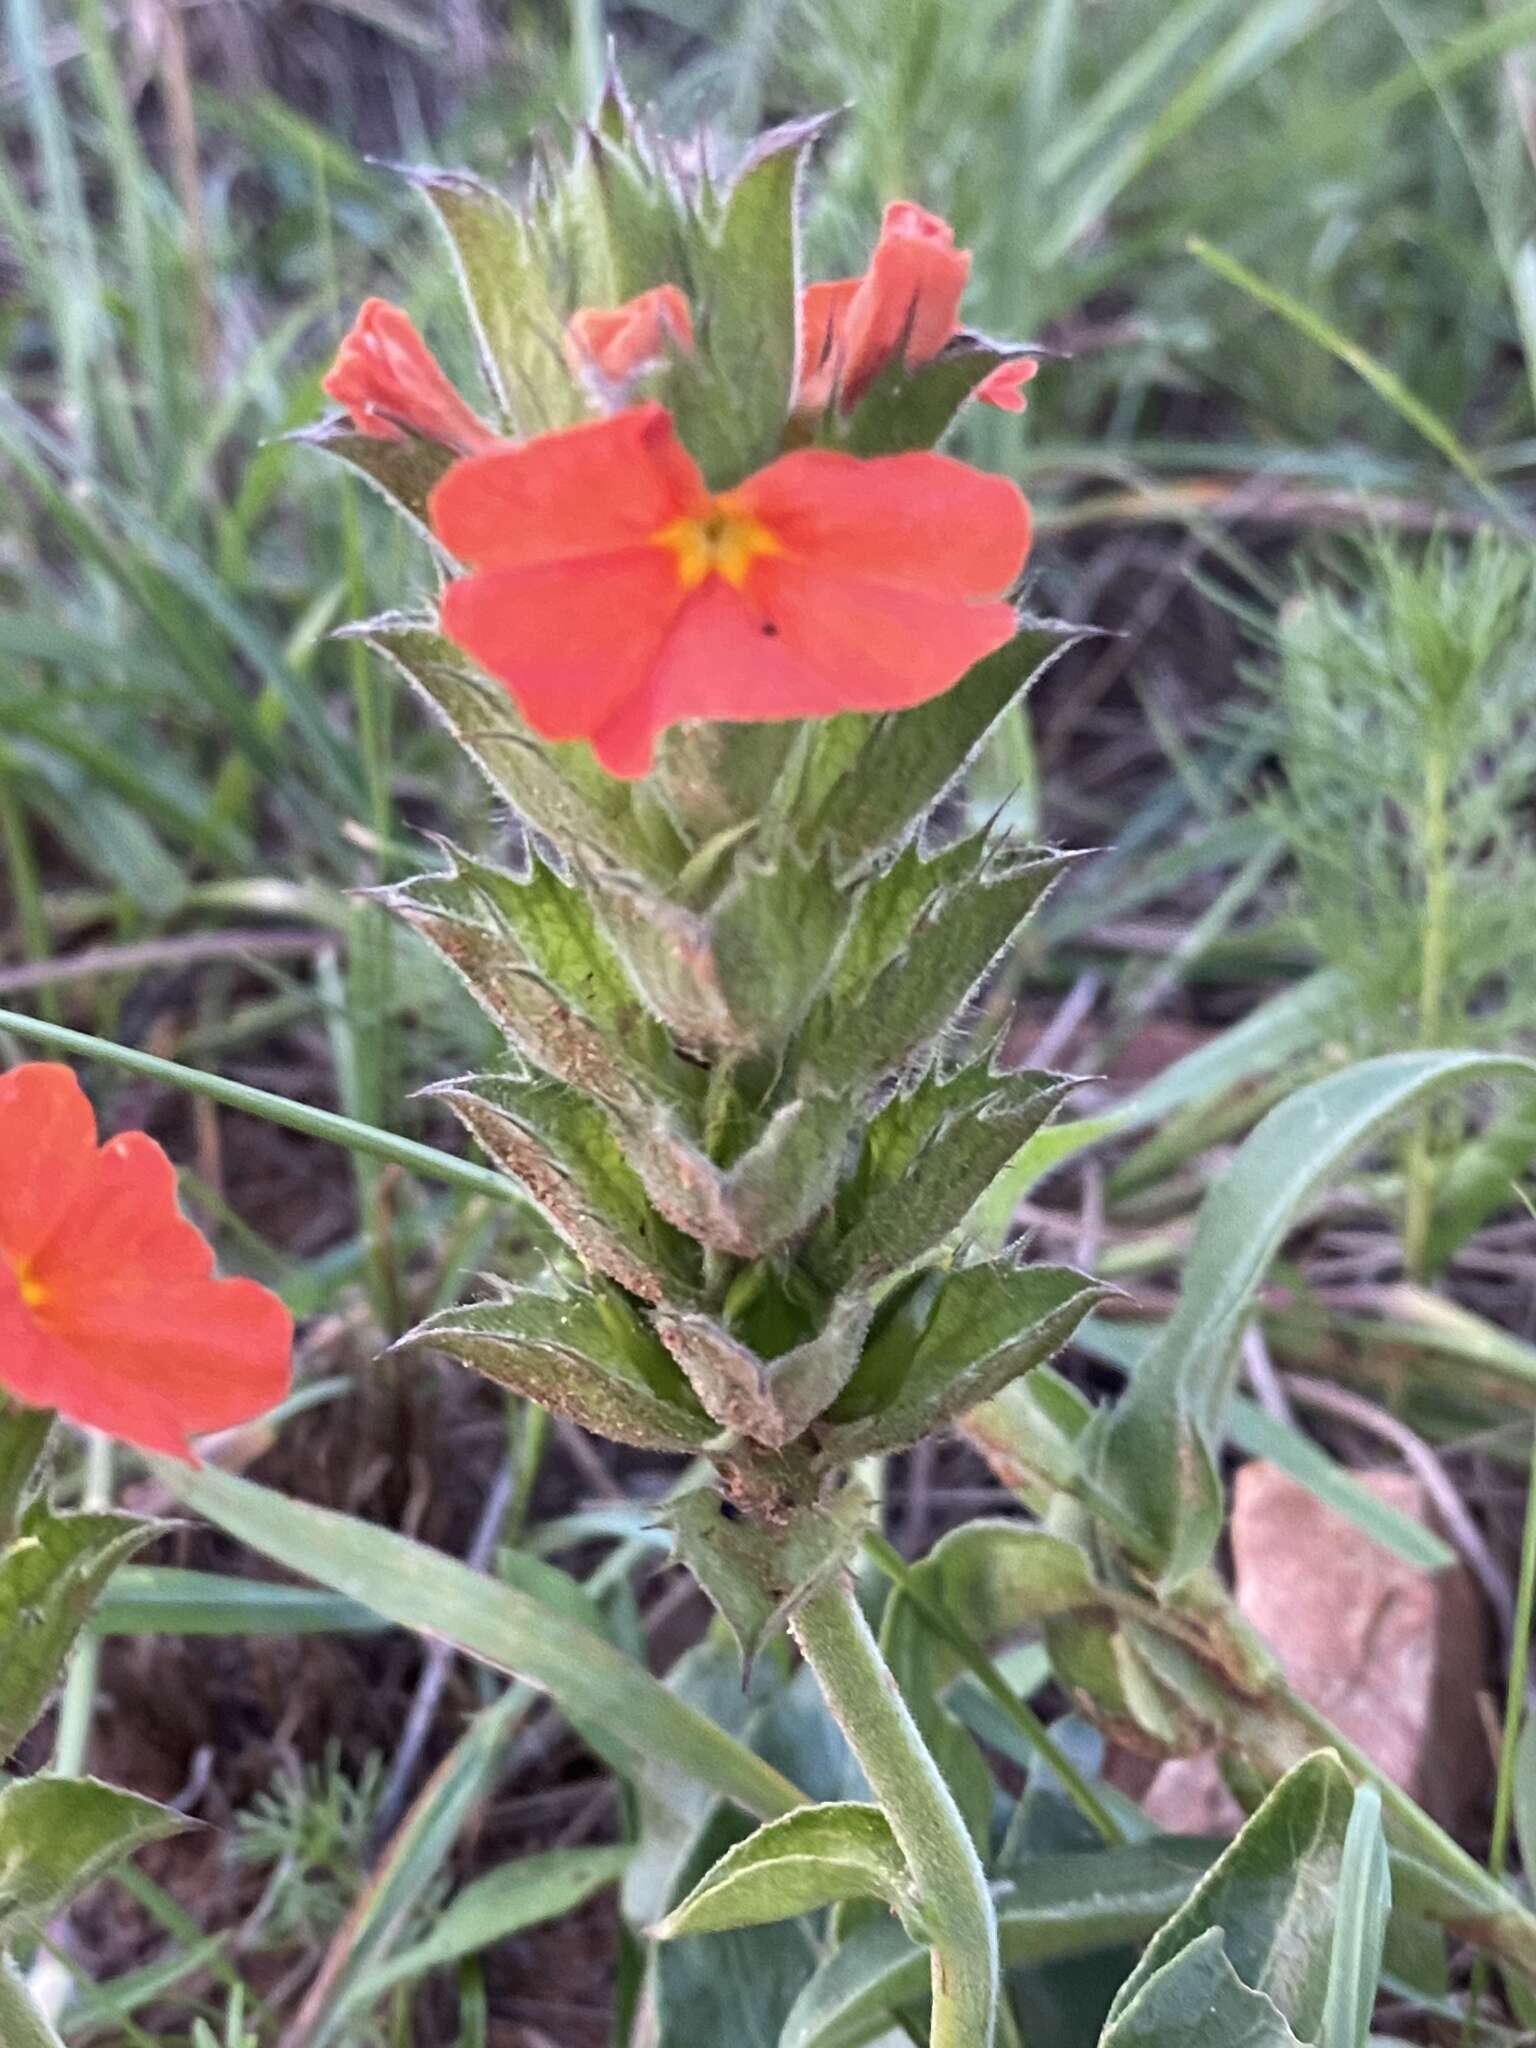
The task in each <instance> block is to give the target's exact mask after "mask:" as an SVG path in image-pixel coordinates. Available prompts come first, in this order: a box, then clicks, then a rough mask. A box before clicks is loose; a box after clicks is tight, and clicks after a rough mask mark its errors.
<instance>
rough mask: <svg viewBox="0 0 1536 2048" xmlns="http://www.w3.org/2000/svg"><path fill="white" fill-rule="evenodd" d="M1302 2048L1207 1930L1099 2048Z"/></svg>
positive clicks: (1141, 1992) (1216, 1931)
mask: <svg viewBox="0 0 1536 2048" xmlns="http://www.w3.org/2000/svg"><path fill="white" fill-rule="evenodd" d="M1172 2041H1187V2042H1189V2043H1190V2044H1191V2048H1195V2044H1198V2048H1206V2044H1207V2043H1209V2044H1210V2048H1300V2043H1299V2041H1298V2037H1297V2035H1296V2033H1295V2031H1294V2029H1293V2028H1292V2027H1291V2026H1290V2025H1289V2024H1288V2022H1287V2020H1286V2017H1285V2014H1284V2013H1283V2012H1282V2011H1281V2010H1280V2008H1279V2006H1278V2005H1277V2004H1276V2003H1275V2001H1274V2000H1273V1999H1272V1998H1270V1997H1269V1996H1268V1995H1267V1994H1266V1993H1265V1992H1262V1991H1255V1990H1253V1989H1252V1988H1251V1987H1250V1986H1249V1985H1247V1984H1245V1983H1244V1982H1243V1980H1242V1978H1241V1977H1239V1976H1238V1974H1237V1972H1236V1970H1234V1969H1233V1967H1232V1964H1231V1961H1230V1959H1229V1957H1228V1955H1227V1952H1226V1948H1225V1946H1224V1945H1223V1942H1222V1937H1221V1929H1220V1928H1219V1927H1212V1928H1209V1929H1208V1930H1207V1931H1206V1932H1205V1933H1204V1934H1202V1935H1200V1936H1199V1937H1198V1939H1197V1940H1195V1941H1192V1942H1191V1943H1190V1945H1189V1947H1188V1948H1186V1949H1185V1950H1184V1951H1183V1953H1182V1954H1181V1955H1179V1956H1177V1957H1176V1958H1175V1959H1174V1961H1173V1962H1171V1963H1169V1964H1167V1966H1166V1967H1165V1968H1163V1969H1162V1970H1160V1971H1159V1972H1158V1973H1157V1975H1156V1976H1155V1977H1153V1978H1151V1979H1150V1980H1149V1981H1147V1982H1145V1983H1143V1984H1142V1985H1141V1986H1140V1988H1139V1989H1138V1991H1137V1994H1136V1997H1135V1998H1134V1999H1133V2000H1132V2002H1131V2003H1130V2004H1129V2005H1127V2006H1125V2007H1124V2009H1123V2010H1120V2011H1117V2013H1116V2014H1115V2016H1114V2017H1113V2018H1112V2019H1111V2020H1110V2022H1109V2024H1108V2025H1107V2026H1106V2027H1105V2029H1104V2031H1103V2033H1102V2034H1101V2035H1100V2036H1099V2048H1168V2043H1170V2042H1172Z"/></svg>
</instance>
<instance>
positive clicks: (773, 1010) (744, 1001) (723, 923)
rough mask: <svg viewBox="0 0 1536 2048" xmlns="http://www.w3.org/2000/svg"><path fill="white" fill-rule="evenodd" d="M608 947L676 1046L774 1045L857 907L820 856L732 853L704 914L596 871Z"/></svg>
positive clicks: (812, 990)
mask: <svg viewBox="0 0 1536 2048" xmlns="http://www.w3.org/2000/svg"><path fill="white" fill-rule="evenodd" d="M591 879H592V887H593V889H594V891H595V894H594V903H595V907H596V910H597V914H598V918H599V920H600V922H601V924H602V926H603V929H604V931H605V933H606V934H607V938H608V941H609V943H610V944H611V945H612V947H613V948H614V950H615V952H616V953H617V954H618V955H619V957H620V958H621V959H622V960H623V961H624V963H625V966H626V968H627V969H628V972H629V976H630V979H631V980H632V981H633V983H634V985H635V987H636V988H638V989H639V990H640V991H641V992H642V994H643V995H644V996H645V999H646V1001H647V1002H648V1003H649V1004H650V1006H651V1008H652V1009H653V1010H654V1012H655V1013H656V1015H657V1016H658V1017H660V1018H661V1019H662V1021H663V1022H664V1023H665V1025H666V1026H667V1029H668V1030H669V1031H670V1033H671V1034H672V1036H673V1037H674V1038H675V1039H677V1040H678V1041H679V1042H680V1043H681V1044H682V1045H684V1046H688V1047H693V1048H698V1049H700V1050H726V1051H742V1050H751V1049H754V1048H777V1047H779V1046H781V1045H782V1044H783V1042H784V1040H785V1039H786V1038H787V1037H788V1035H789V1034H790V1032H791V1031H792V1030H793V1029H794V1028H795V1026H796V1025H797V1024H798V1023H799V1022H800V1020H801V1018H802V1016H803V1015H804V1013H805V1011H806V1009H807V1008H808V1007H809V1005H810V1003H811V1001H812V1000H813V998H814V996H815V994H816V992H817V990H818V988H819V987H820V985H821V983H822V981H823V980H824V978H825V975H826V970H827V963H828V961H829V960H830V959H831V957H832V954H833V952H834V951H835V949H836V944H837V940H838V938H839V936H840V935H841V933H842V930H843V926H844V925H845V923H846V922H847V919H848V915H849V911H850V909H851V907H852V903H851V899H850V898H849V897H848V896H847V895H846V894H845V893H844V892H843V891H842V890H840V889H838V888H837V887H835V886H834V884H833V881H832V877H831V873H830V870H829V868H828V865H827V863H826V861H825V859H823V858H819V857H818V858H813V859H808V860H806V859H802V858H801V857H800V856H799V855H798V854H794V853H791V854H788V855H786V856H785V857H784V858H782V859H780V860H776V861H772V862H766V863H765V862H763V861H762V860H760V859H758V858H757V857H756V856H755V855H754V854H753V853H752V852H751V851H750V850H743V851H741V852H740V853H738V855H737V858H736V860H735V863H734V865H733V868H732V871H731V877H730V880H729V882H728V883H727V884H726V887H725V889H724V890H723V891H722V893H721V895H720V897H719V899H718V900H717V901H716V902H715V904H714V905H713V906H712V907H711V908H710V910H709V911H707V912H704V911H697V910H689V909H687V908H686V907H684V906H683V905H682V904H680V903H678V902H676V901H675V900H673V899H672V898H669V897H667V896H663V895H661V894H659V893H657V892H656V891H653V890H650V889H644V888H640V887H638V886H637V885H636V884H635V883H633V882H631V881H628V880H626V879H624V878H622V877H619V876H615V875H611V874H606V873H599V874H596V875H594V876H593V877H592V878H591Z"/></svg>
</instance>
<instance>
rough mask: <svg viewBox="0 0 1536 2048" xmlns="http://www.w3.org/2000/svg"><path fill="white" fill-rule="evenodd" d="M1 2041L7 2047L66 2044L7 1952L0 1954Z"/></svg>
mask: <svg viewBox="0 0 1536 2048" xmlns="http://www.w3.org/2000/svg"><path fill="white" fill-rule="evenodd" d="M0 2041H3V2042H4V2043H5V2048H64V2044H63V2042H62V2041H61V2040H60V2039H59V2036H58V2035H57V2034H56V2033H55V2032H54V2030H53V2028H52V2027H51V2026H50V2025H49V2024H48V2022H47V2020H46V2019H44V2017H43V2015H42V2014H41V2013H40V2012H39V2011H38V2009H37V2007H36V2006H35V2005H34V2004H33V2003H32V1999H31V1997H30V1995H29V1994H28V1991H27V1987H26V1986H25V1985H24V1984H23V1983H22V1981H21V1978H20V1977H19V1976H18V1975H17V1973H16V1970H15V1967H14V1966H13V1964H12V1963H11V1960H10V1958H9V1957H8V1956H0Z"/></svg>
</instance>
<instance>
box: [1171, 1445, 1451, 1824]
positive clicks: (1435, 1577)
mask: <svg viewBox="0 0 1536 2048" xmlns="http://www.w3.org/2000/svg"><path fill="white" fill-rule="evenodd" d="M1356 1477H1357V1478H1358V1480H1359V1482H1360V1484H1361V1485H1363V1486H1364V1487H1366V1488H1367V1490H1368V1491H1369V1492H1370V1493H1372V1494H1374V1495H1375V1497H1376V1499H1378V1500H1380V1501H1383V1502H1385V1503H1386V1504H1388V1505H1390V1506H1392V1507H1394V1508H1397V1509H1398V1510H1400V1511H1401V1512H1402V1513H1403V1514H1406V1515H1411V1516H1412V1517H1413V1518H1414V1519H1415V1520H1416V1521H1419V1522H1423V1523H1425V1524H1430V1523H1432V1521H1433V1515H1432V1512H1431V1508H1430V1503H1429V1500H1428V1498H1427V1496H1426V1494H1425V1491H1424V1488H1423V1487H1422V1486H1421V1484H1420V1483H1419V1481H1418V1480H1417V1479H1415V1478H1414V1477H1412V1476H1411V1475H1410V1474H1407V1473H1401V1472H1366V1473H1359V1474H1357V1475H1356ZM1232 1558H1233V1566H1234V1577H1235V1582H1236V1592H1237V1604H1238V1606H1239V1608H1240V1609H1241V1610H1242V1613H1243V1615H1244V1616H1245V1617H1246V1619H1247V1620H1248V1621H1250V1622H1251V1623H1252V1624H1253V1626H1254V1628H1255V1629H1257V1630H1258V1632H1259V1634H1260V1635H1261V1636H1262V1637H1263V1638H1264V1640H1265V1642H1266V1643H1268V1645H1269V1646H1270V1648H1271V1649H1272V1650H1273V1651H1274V1652H1275V1654H1276V1656H1277V1657H1278V1658H1279V1659H1280V1662H1281V1665H1282V1666H1283V1667H1284V1670H1285V1673H1286V1676H1287V1678H1289V1680H1290V1682H1291V1684H1292V1685H1294V1686H1295V1688H1296V1690H1297V1691H1298V1692H1299V1693H1300V1694H1301V1695H1302V1697H1303V1698H1304V1699H1306V1700H1307V1701H1309V1702H1310V1704H1311V1705H1313V1706H1314V1707H1316V1708H1318V1709H1319V1711H1320V1712H1322V1713H1323V1714H1325V1715H1326V1716H1327V1717H1328V1719H1329V1720H1330V1721H1332V1722H1333V1724H1334V1725H1335V1727H1337V1728H1338V1730H1339V1732H1340V1733H1341V1734H1342V1735H1344V1736H1346V1737H1347V1738H1348V1739H1349V1741H1351V1742H1352V1743H1354V1744H1355V1745H1356V1746H1357V1747H1358V1748H1359V1749H1361V1750H1363V1751H1364V1752H1365V1754H1366V1755H1367V1756H1368V1757H1369V1758H1370V1759H1371V1761H1372V1762H1373V1763H1374V1764H1376V1765H1377V1767H1378V1768H1379V1769H1380V1770H1381V1771H1382V1773H1383V1774H1384V1775H1385V1776H1386V1777H1388V1778H1391V1779H1392V1780H1393V1781H1394V1782H1395V1783H1396V1784H1398V1785H1401V1786H1402V1788H1403V1789H1404V1791H1406V1792H1408V1793H1410V1794H1411V1795H1412V1796H1413V1797H1414V1798H1415V1799H1416V1800H1417V1801H1418V1802H1419V1804H1420V1805H1421V1806H1422V1807H1424V1809H1425V1810H1426V1812H1428V1813H1429V1814H1431V1815H1432V1816H1433V1817H1434V1818H1435V1819H1436V1820H1438V1821H1439V1822H1440V1824H1441V1825H1442V1826H1443V1827H1445V1828H1448V1829H1450V1830H1451V1831H1452V1832H1453V1833H1454V1832H1456V1831H1457V1830H1458V1829H1460V1828H1461V1827H1463V1826H1464V1824H1465V1822H1466V1820H1467V1819H1468V1817H1469V1815H1471V1814H1474V1813H1475V1812H1476V1810H1477V1807H1478V1805H1479V1802H1480V1800H1481V1799H1482V1797H1483V1794H1484V1791H1485V1787H1486V1784H1487V1779H1488V1775H1489V1768H1490V1765H1489V1755H1488V1748H1487V1744H1486V1742H1485V1740H1484V1738H1483V1732H1482V1724H1481V1720H1480V1717H1479V1714H1478V1706H1477V1695H1478V1689H1479V1687H1480V1685H1481V1684H1482V1682H1483V1676H1484V1671H1485V1668H1486V1653H1487V1628H1486V1618H1485V1614H1484V1609H1483V1603H1482V1598H1481V1595H1480V1593H1479V1591H1478V1587H1477V1584H1476V1581H1475V1580H1474V1579H1473V1577H1472V1575H1471V1573H1470V1572H1469V1571H1467V1569H1466V1568H1465V1567H1464V1566H1462V1565H1453V1566H1450V1567H1448V1568H1447V1569H1446V1570H1445V1571H1442V1572H1427V1571H1424V1570H1422V1569H1421V1568H1420V1567H1418V1566H1416V1565H1412V1564H1409V1563H1408V1561H1407V1560H1406V1559H1405V1558H1401V1557H1398V1556H1397V1555H1396V1554H1395V1552H1393V1551H1390V1550H1385V1549H1383V1548H1382V1546H1381V1545H1380V1544H1379V1543H1376V1542H1375V1541H1373V1539H1372V1538H1371V1537H1369V1536H1368V1535H1367V1534H1366V1533H1365V1531H1364V1530H1363V1529H1361V1528H1360V1527H1359V1526H1358V1525H1357V1524H1356V1523H1354V1522H1352V1521H1349V1520H1348V1519H1347V1518H1346V1517H1345V1516H1343V1515H1340V1514H1338V1513H1337V1512H1336V1511H1335V1510H1334V1509H1332V1508H1330V1507H1326V1506H1325V1505H1324V1504H1323V1503H1322V1502H1321V1501H1320V1500H1318V1499H1317V1497H1316V1496H1315V1495H1314V1494H1312V1493H1310V1492H1309V1491H1308V1490H1307V1488H1306V1487H1304V1486H1302V1485H1301V1484H1300V1483H1299V1482H1298V1481H1297V1480H1295V1479H1293V1478H1291V1476H1290V1475H1289V1473H1286V1472H1282V1471H1281V1470H1280V1469H1279V1468H1278V1467H1277V1466H1274V1465H1266V1464H1264V1463H1262V1462H1261V1461H1258V1460H1255V1461H1254V1462H1252V1463H1250V1464H1247V1465H1244V1466H1243V1467H1242V1468H1241V1470H1240V1471H1239V1472H1238V1475H1237V1484H1236V1489H1235V1493H1234V1498H1233V1507H1232ZM1144 1804H1145V1806H1146V1809H1147V1811H1148V1813H1149V1814H1151V1815H1152V1816H1153V1818H1154V1819H1156V1820H1157V1821H1158V1822H1160V1824H1161V1825H1162V1826H1164V1827H1166V1828H1169V1829H1172V1830H1175V1831H1178V1832H1189V1833H1201V1832H1207V1831H1210V1830H1212V1829H1216V1830H1218V1831H1219V1830H1223V1829H1229V1828H1231V1827H1233V1826H1235V1825H1236V1823H1237V1821H1238V1820H1239V1819H1240V1817H1241V1816H1240V1815H1239V1813H1238V1809H1237V1806H1236V1802H1235V1801H1234V1800H1233V1799H1232V1797H1231V1795H1230V1793H1228V1792H1227V1790H1226V1787H1225V1785H1224V1784H1223V1783H1222V1780H1221V1777H1220V1774H1219V1772H1218V1770H1217V1768H1216V1763H1215V1759H1214V1758H1213V1757H1209V1756H1203V1757H1194V1758H1190V1759H1187V1760H1180V1761H1177V1762H1173V1763H1168V1764H1165V1765H1163V1767H1162V1768H1161V1770H1159V1772H1158V1774H1157V1776H1156V1778H1155V1779H1154V1780H1153V1782H1152V1785H1151V1787H1150V1789H1149V1791H1148V1793H1147V1795H1146V1799H1145V1801H1144Z"/></svg>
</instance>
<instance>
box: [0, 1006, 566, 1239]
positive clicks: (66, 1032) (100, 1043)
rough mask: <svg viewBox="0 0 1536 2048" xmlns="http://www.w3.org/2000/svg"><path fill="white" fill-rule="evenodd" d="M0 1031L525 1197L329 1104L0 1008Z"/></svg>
mask: <svg viewBox="0 0 1536 2048" xmlns="http://www.w3.org/2000/svg"><path fill="white" fill-rule="evenodd" d="M5 1031H9V1032H11V1033H12V1034H13V1035H14V1036H15V1037H17V1038H20V1039H23V1040H26V1039H31V1040H34V1041H35V1042H36V1043H38V1044H40V1045H46V1046H51V1047H53V1048H54V1049H56V1050H57V1051H59V1052H67V1053H73V1054H74V1055H75V1056H76V1057H77V1058H78V1059H88V1060H103V1061H105V1062H106V1064H107V1065H108V1066H114V1067H123V1068H126V1070H127V1071H128V1072H129V1073H130V1074H147V1075H148V1076H149V1077H150V1078H151V1079H152V1080H155V1081H162V1082H164V1083H165V1084H166V1085H167V1086H168V1087H171V1088H184V1089H185V1090H186V1091H187V1092H188V1094H191V1095H204V1096H206V1097H207V1098H208V1100H209V1101H210V1102H220V1103H222V1104H223V1105H224V1107H225V1108H226V1109H238V1110H243V1111H244V1112H245V1114H246V1115H247V1116H259V1117H264V1118H265V1119H266V1121H267V1122H268V1123H273V1124H281V1125H282V1126H283V1128H284V1129H285V1130H289V1131H297V1132H298V1133H299V1135H300V1136H301V1137H305V1138H319V1139H320V1140H322V1141H323V1142H324V1143H325V1144H328V1145H340V1146H342V1147H343V1149H344V1150H346V1151H349V1152H363V1153H366V1154H367V1155H368V1157H370V1158H372V1159H382V1160H385V1161H386V1162H389V1163H391V1164H393V1165H396V1166H404V1167H406V1168H408V1169H409V1170H410V1171H411V1172H412V1173H419V1174H423V1175H425V1177H426V1178H427V1179H428V1180H439V1181H446V1182H448V1183H449V1184H450V1185H452V1186H455V1187H460V1188H464V1189H466V1190H468V1191H469V1192H470V1193H472V1194H476V1195H488V1196H490V1198H491V1199H492V1200H493V1201H497V1202H517V1203H523V1204H526V1203H527V1200H528V1197H527V1196H526V1195H525V1194H524V1193H523V1191H522V1189H521V1188H520V1187H519V1186H518V1185H517V1183H516V1182H515V1181H512V1180H509V1179H508V1178H507V1177H506V1175H504V1174H500V1173H497V1172H495V1171H494V1170H493V1169H492V1168H491V1167H489V1166H477V1165H475V1163H474V1161H473V1160H470V1159H460V1158H459V1157H458V1156H457V1155H456V1154H455V1153H452V1152H441V1151H439V1150H438V1148H437V1147H436V1146H435V1145H421V1144H418V1143H417V1142H416V1140H415V1139H414V1138H400V1137H396V1136H395V1134H394V1132H392V1131H380V1130H375V1129H374V1128H373V1127H372V1126H371V1125H369V1124H360V1123H358V1122H356V1121H355V1119H353V1118H352V1117H349V1116H338V1115H337V1114H336V1112H335V1111H334V1110H331V1109H311V1108H310V1107H309V1105H308V1104H307V1103H304V1102H294V1101H292V1100H290V1098H289V1097H288V1096H286V1095H273V1094H270V1093H269V1092H268V1091H267V1090H266V1089H265V1088H251V1087H248V1086H247V1085H246V1084H245V1083H244V1082H243V1081H228V1080H226V1079H225V1078H224V1076H223V1075H222V1074H205V1073H202V1072H200V1071H199V1070H198V1069H197V1068H196V1067H183V1066H179V1065H178V1064H177V1063H176V1061H174V1060H163V1059H161V1058H160V1057H159V1056H158V1055H157V1054H155V1053H152V1052H140V1051H139V1050H138V1048H137V1047H136V1046H131V1045H116V1044H114V1043H113V1042H112V1040H111V1039H108V1038H93V1037H92V1036H91V1035H90V1033H89V1032H85V1031H73V1030H71V1029H70V1028H69V1027H68V1026H67V1025H64V1024H50V1023H48V1022H46V1021H45V1020H44V1019H42V1018H39V1017H26V1016H23V1015H22V1014H21V1012H20V1011H18V1010H0V1032H5Z"/></svg>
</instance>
